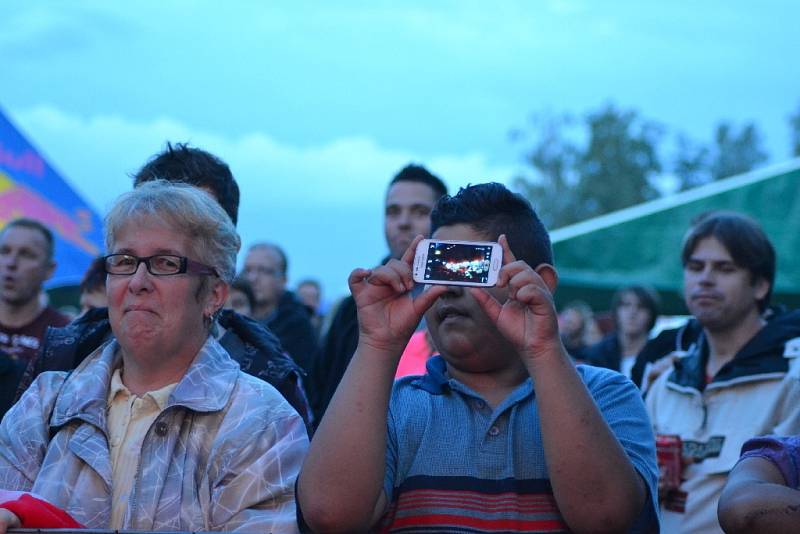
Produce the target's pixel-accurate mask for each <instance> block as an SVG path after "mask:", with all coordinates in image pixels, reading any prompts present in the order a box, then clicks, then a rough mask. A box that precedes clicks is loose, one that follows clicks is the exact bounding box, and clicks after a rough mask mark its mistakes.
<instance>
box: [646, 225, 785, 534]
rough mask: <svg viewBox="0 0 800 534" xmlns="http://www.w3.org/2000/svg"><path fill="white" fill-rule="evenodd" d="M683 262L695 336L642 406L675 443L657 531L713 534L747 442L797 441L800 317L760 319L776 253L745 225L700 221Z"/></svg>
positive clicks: (755, 228) (760, 233)
mask: <svg viewBox="0 0 800 534" xmlns="http://www.w3.org/2000/svg"><path fill="white" fill-rule="evenodd" d="M681 260H682V262H683V286H684V287H683V291H684V299H685V301H686V306H687V308H688V309H689V311H690V312H691V314H692V315H693V319H694V321H696V323H697V324H698V325H699V326H700V331H699V333H698V334H697V337H696V338H695V340H694V342H693V343H692V344H691V345H690V346H689V347H688V348H687V350H686V351H685V352H684V353H682V354H681V355H680V357H676V358H675V359H674V361H673V363H672V364H671V366H670V367H669V368H668V369H667V370H666V371H665V372H663V373H662V374H661V375H660V376H659V377H658V378H657V379H656V381H655V382H654V383H653V384H652V386H651V387H650V389H649V390H648V392H647V396H646V399H645V404H646V406H647V412H648V415H649V416H650V419H651V421H652V423H653V427H654V430H655V432H656V434H663V435H672V436H674V435H677V436H679V437H680V439H681V442H682V446H681V450H682V466H683V467H682V472H681V473H680V477H679V479H680V481H679V482H678V481H672V482H670V481H669V477H663V476H662V480H661V483H660V487H659V493H660V497H661V498H660V501H661V517H662V520H663V523H662V527H663V531H664V532H704V533H705V532H720V526H719V523H718V522H717V501H718V500H719V497H720V492H721V491H722V488H723V486H724V484H725V481H726V480H727V478H728V473H729V472H730V471H731V469H732V468H733V466H734V465H735V464H736V462H737V461H738V460H739V454H740V451H741V448H742V445H743V444H744V443H745V441H746V440H748V439H750V438H752V437H754V436H758V435H764V434H776V435H791V434H798V433H800V381H799V380H798V377H800V362H798V358H797V356H798V355H800V313H798V312H796V311H795V312H789V313H778V314H775V315H773V316H772V317H771V318H770V319H769V320H767V319H766V318H765V312H766V311H767V309H768V306H769V301H770V296H771V294H772V288H773V283H774V280H775V263H776V260H775V249H774V248H773V246H772V244H771V243H770V241H769V239H768V238H767V236H766V235H765V234H764V232H763V230H762V229H761V227H760V226H759V225H758V223H756V222H755V221H754V220H752V219H750V218H749V217H746V216H744V215H741V214H738V213H734V212H711V213H708V214H705V215H703V216H701V217H700V218H699V219H698V220H696V221H695V222H694V224H693V225H692V227H691V228H690V229H689V231H688V233H687V234H686V237H685V238H684V243H683V251H682V254H681ZM664 467H665V468H668V466H667V465H665V466H664ZM675 478H678V477H675Z"/></svg>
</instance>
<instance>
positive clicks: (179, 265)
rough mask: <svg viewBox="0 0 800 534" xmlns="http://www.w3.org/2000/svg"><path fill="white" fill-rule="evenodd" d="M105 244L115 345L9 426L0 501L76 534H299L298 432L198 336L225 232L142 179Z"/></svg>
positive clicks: (196, 196)
mask: <svg viewBox="0 0 800 534" xmlns="http://www.w3.org/2000/svg"><path fill="white" fill-rule="evenodd" d="M105 241H106V247H107V250H108V251H109V252H110V254H109V255H108V256H106V257H105V270H106V273H107V274H108V280H107V287H108V298H109V308H108V312H109V313H108V315H109V320H110V322H111V330H112V332H113V334H114V338H113V339H112V340H110V341H108V342H107V343H104V344H103V345H102V346H100V347H99V348H98V349H96V350H95V351H94V352H93V353H92V354H91V355H90V356H89V357H88V358H86V359H85V360H84V362H83V363H82V364H81V365H80V366H79V367H78V368H77V369H75V370H74V371H72V372H71V373H66V372H53V373H45V374H42V375H40V376H39V377H38V378H37V379H36V381H35V382H34V384H33V385H32V386H31V387H30V388H29V389H28V390H27V391H26V392H25V394H24V395H23V396H22V398H21V399H20V401H19V402H18V403H17V404H16V405H15V406H14V407H12V408H11V410H10V411H9V412H8V413H7V415H6V417H5V419H3V422H2V425H0V488H2V489H6V490H16V491H30V492H32V493H34V494H36V495H38V496H40V497H41V498H43V499H44V500H46V501H47V502H49V503H51V504H52V505H54V506H56V507H58V508H61V509H62V510H64V511H66V512H67V513H68V514H69V515H70V516H72V517H73V518H74V519H75V520H76V521H77V522H79V523H81V524H82V525H84V526H85V527H87V528H95V529H111V530H158V531H199V530H204V531H206V530H225V531H242V532H294V531H296V521H295V503H294V484H295V479H296V476H297V473H298V472H299V469H300V465H301V463H302V460H303V458H304V456H305V452H306V449H307V445H308V438H307V435H306V430H305V426H304V423H303V420H302V418H301V417H300V416H299V415H298V414H297V412H296V411H295V410H293V409H292V407H291V406H290V405H289V404H288V403H287V402H286V400H285V399H284V398H283V397H282V396H281V395H280V394H279V393H278V392H277V391H276V390H275V389H274V388H273V387H272V386H270V385H269V384H267V383H266V382H264V381H263V380H259V379H256V378H254V377H252V376H250V375H247V374H245V373H243V372H242V371H241V370H240V368H239V365H238V364H237V363H236V362H235V361H234V360H233V359H231V357H230V356H229V354H228V353H227V352H226V351H225V349H224V348H223V347H222V346H221V345H220V344H219V343H218V342H217V340H216V339H215V338H214V336H213V335H212V333H211V329H212V326H213V324H214V319H213V318H214V315H215V314H217V313H218V312H219V310H220V309H221V308H222V305H223V303H224V302H225V298H226V297H227V293H228V284H229V283H230V281H231V280H232V279H233V275H234V271H235V262H236V254H237V252H238V250H239V244H240V241H239V236H238V235H237V234H236V230H235V228H234V226H233V224H232V222H231V220H230V218H229V217H228V216H227V215H225V212H224V211H223V210H222V208H221V207H220V206H219V204H217V203H216V202H214V200H212V199H211V198H210V196H209V195H207V194H205V193H203V192H201V191H199V190H198V189H197V188H195V187H193V186H189V185H185V184H170V183H168V182H164V181H154V182H150V183H146V184H142V185H141V186H139V187H138V188H136V189H134V190H133V191H132V192H129V193H126V194H124V195H122V196H121V197H120V198H119V199H118V200H117V202H116V203H115V204H114V206H113V207H112V208H111V210H110V212H109V213H108V215H107V216H106V219H105ZM12 522H13V519H12ZM22 526H25V525H22Z"/></svg>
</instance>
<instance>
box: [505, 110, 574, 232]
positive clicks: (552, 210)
mask: <svg viewBox="0 0 800 534" xmlns="http://www.w3.org/2000/svg"><path fill="white" fill-rule="evenodd" d="M532 122H533V125H534V127H535V128H537V129H538V131H539V140H538V142H537V143H536V145H535V146H534V147H533V149H532V150H531V151H530V152H529V153H528V154H527V155H526V157H525V159H526V162H527V163H528V164H530V166H531V167H533V169H534V170H535V171H536V176H535V177H533V178H531V177H529V176H518V177H517V178H516V179H515V186H516V187H517V189H518V190H519V191H520V192H521V193H522V194H523V195H524V196H526V197H527V198H529V199H530V200H531V202H532V203H533V205H534V207H535V208H536V211H537V213H538V214H539V216H540V217H541V219H542V222H543V223H544V224H545V225H546V226H547V227H548V228H555V227H558V226H563V225H565V224H568V223H569V222H572V220H573V219H572V215H571V210H572V204H573V194H572V190H573V188H574V187H575V183H576V179H577V177H576V175H575V160H576V157H577V152H578V149H577V147H576V146H575V144H574V143H572V142H571V141H569V140H568V139H567V138H565V136H564V133H563V131H564V129H565V128H568V127H569V126H570V125H571V124H572V119H571V118H570V117H569V116H567V115H561V116H553V115H540V116H538V117H534V118H533V119H532ZM524 138H525V135H524V132H522V131H517V132H515V140H517V141H519V140H521V139H524Z"/></svg>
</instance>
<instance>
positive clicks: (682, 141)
mask: <svg viewBox="0 0 800 534" xmlns="http://www.w3.org/2000/svg"><path fill="white" fill-rule="evenodd" d="M676 144H677V151H676V154H675V158H674V159H673V163H672V165H673V167H672V172H673V174H674V175H675V177H676V178H677V179H678V186H679V189H681V190H683V189H691V188H692V187H697V186H699V185H703V184H706V183H708V182H710V181H711V180H713V177H712V176H711V171H710V169H709V161H710V151H709V149H708V147H706V146H703V145H701V144H697V143H693V142H692V141H691V140H690V139H689V138H688V137H687V136H686V135H684V134H678V136H677V140H676Z"/></svg>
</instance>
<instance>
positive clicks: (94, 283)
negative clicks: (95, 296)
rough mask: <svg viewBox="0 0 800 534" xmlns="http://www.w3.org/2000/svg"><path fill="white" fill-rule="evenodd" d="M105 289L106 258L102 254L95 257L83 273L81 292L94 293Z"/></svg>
mask: <svg viewBox="0 0 800 534" xmlns="http://www.w3.org/2000/svg"><path fill="white" fill-rule="evenodd" d="M105 290H106V260H105V258H104V257H103V256H100V257H99V258H95V259H93V260H92V263H90V264H89V268H88V269H86V272H85V273H84V274H83V279H82V280H81V285H80V291H81V293H94V292H95V291H103V292H105Z"/></svg>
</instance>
